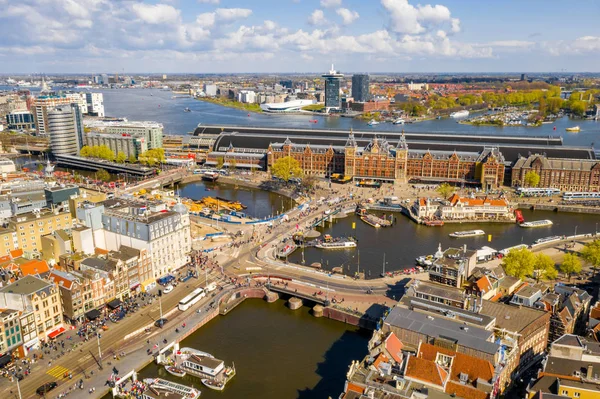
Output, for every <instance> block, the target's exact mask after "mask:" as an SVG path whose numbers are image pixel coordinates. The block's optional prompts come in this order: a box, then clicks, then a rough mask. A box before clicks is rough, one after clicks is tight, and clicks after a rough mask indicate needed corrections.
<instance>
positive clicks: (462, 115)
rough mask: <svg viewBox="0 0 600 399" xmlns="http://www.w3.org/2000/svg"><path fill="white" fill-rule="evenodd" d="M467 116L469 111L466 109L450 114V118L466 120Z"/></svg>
mask: <svg viewBox="0 0 600 399" xmlns="http://www.w3.org/2000/svg"><path fill="white" fill-rule="evenodd" d="M467 116H469V111H467V110H466V109H464V110H462V111H456V112H453V113H451V114H450V118H454V119H457V118H466V117H467Z"/></svg>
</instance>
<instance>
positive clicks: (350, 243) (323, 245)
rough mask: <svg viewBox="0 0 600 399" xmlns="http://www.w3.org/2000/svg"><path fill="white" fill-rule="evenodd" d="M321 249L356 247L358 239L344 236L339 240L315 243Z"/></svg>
mask: <svg viewBox="0 0 600 399" xmlns="http://www.w3.org/2000/svg"><path fill="white" fill-rule="evenodd" d="M315 247H316V248H319V249H348V248H356V241H354V240H353V239H351V238H342V239H339V240H337V241H324V242H320V243H318V244H317V245H315Z"/></svg>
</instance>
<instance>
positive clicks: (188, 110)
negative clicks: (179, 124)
mask: <svg viewBox="0 0 600 399" xmlns="http://www.w3.org/2000/svg"><path fill="white" fill-rule="evenodd" d="M183 112H192V110H191V109H189V108H188V107H185V108H184V109H183Z"/></svg>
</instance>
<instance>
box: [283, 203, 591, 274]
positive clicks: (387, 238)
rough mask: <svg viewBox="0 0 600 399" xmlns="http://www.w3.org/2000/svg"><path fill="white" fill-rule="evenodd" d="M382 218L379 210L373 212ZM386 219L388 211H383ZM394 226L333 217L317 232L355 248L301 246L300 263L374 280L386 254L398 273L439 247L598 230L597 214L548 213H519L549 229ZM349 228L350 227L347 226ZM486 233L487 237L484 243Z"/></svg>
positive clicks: (504, 244)
mask: <svg viewBox="0 0 600 399" xmlns="http://www.w3.org/2000/svg"><path fill="white" fill-rule="evenodd" d="M374 213H376V214H379V215H383V213H382V212H374ZM388 215H389V213H388ZM393 215H394V217H395V218H396V222H395V224H394V225H393V226H392V227H388V228H377V229H376V228H374V227H371V226H370V225H368V224H366V223H364V222H363V221H362V220H360V219H359V218H358V217H357V216H356V215H354V214H352V215H350V216H348V217H346V218H343V219H334V220H333V223H332V224H329V223H327V224H326V226H325V227H319V228H318V230H319V231H321V232H322V233H324V234H331V235H332V236H333V237H340V236H354V237H356V238H357V240H358V246H357V248H354V249H343V250H321V249H317V248H305V249H304V260H305V263H306V264H307V265H310V264H311V263H314V262H319V263H321V265H323V268H324V269H327V270H331V269H332V268H333V267H336V266H342V267H343V268H344V274H348V275H354V273H355V272H356V271H358V270H359V269H360V271H361V272H362V271H364V272H365V273H366V275H367V278H369V277H370V278H375V277H379V275H380V274H381V273H382V271H383V259H384V254H385V260H386V266H385V270H386V271H393V270H402V269H406V268H411V267H414V265H415V258H417V257H418V256H421V255H430V254H434V253H435V252H436V250H437V248H438V245H439V244H441V245H442V248H443V249H446V248H448V247H462V246H463V245H465V244H466V245H467V248H469V249H479V248H481V247H483V246H489V247H492V248H494V249H496V250H501V249H504V248H508V247H511V246H514V245H518V244H521V243H524V244H532V243H533V242H534V241H535V240H536V239H538V238H542V237H548V236H553V235H573V234H574V233H575V231H577V234H582V233H594V232H595V231H596V229H597V228H599V227H600V225H599V223H600V215H591V214H575V213H556V212H551V211H531V210H523V216H524V217H525V220H527V221H534V220H540V219H550V220H552V222H553V223H554V224H553V225H552V226H549V227H539V228H522V227H519V226H518V225H517V224H513V223H510V224H505V223H495V224H494V223H489V224H472V223H465V224H446V225H444V226H441V227H427V226H424V225H419V224H416V223H414V222H413V221H411V220H410V219H408V218H407V217H406V216H404V215H402V214H400V213H394V214H393ZM353 224H354V225H355V227H356V228H355V229H353V228H352V226H353ZM474 229H481V230H484V231H485V233H486V235H485V236H478V237H471V238H460V239H456V238H451V237H449V234H450V233H453V232H455V231H460V230H474ZM488 235H491V236H492V239H491V241H488ZM302 252H303V251H302V249H298V250H296V252H294V253H293V254H292V255H290V257H289V258H288V260H289V261H290V262H294V263H302V257H303V256H302Z"/></svg>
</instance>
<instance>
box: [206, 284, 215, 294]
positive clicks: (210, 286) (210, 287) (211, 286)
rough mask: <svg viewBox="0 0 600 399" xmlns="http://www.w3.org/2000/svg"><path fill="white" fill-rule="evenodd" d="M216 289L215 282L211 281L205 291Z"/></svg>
mask: <svg viewBox="0 0 600 399" xmlns="http://www.w3.org/2000/svg"><path fill="white" fill-rule="evenodd" d="M216 289H217V283H215V282H212V283H210V284H209V285H207V286H206V292H213V291H214V290H216Z"/></svg>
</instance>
